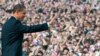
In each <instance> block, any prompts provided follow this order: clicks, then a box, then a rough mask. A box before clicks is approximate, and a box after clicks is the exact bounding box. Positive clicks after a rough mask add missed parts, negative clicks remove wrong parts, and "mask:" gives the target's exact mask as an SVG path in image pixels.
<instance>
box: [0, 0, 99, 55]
mask: <svg viewBox="0 0 100 56" xmlns="http://www.w3.org/2000/svg"><path fill="white" fill-rule="evenodd" d="M18 3H21V4H23V5H25V6H26V11H27V14H26V17H25V19H24V20H23V21H22V23H23V24H25V25H29V26H30V25H37V24H41V23H45V22H48V21H49V20H50V18H51V17H52V16H55V15H56V17H55V21H54V23H53V25H52V26H50V30H47V31H43V32H36V33H25V35H24V39H23V45H22V47H23V55H22V56H100V0H5V1H4V2H3V3H0V31H1V29H2V26H3V24H4V23H5V22H6V21H7V20H8V18H9V17H10V16H11V15H12V14H11V10H12V9H13V6H14V5H16V4H18Z"/></svg>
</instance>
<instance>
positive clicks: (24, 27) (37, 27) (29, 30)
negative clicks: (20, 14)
mask: <svg viewBox="0 0 100 56" xmlns="http://www.w3.org/2000/svg"><path fill="white" fill-rule="evenodd" d="M17 27H18V31H19V32H22V33H32V32H40V31H44V30H48V29H49V27H48V24H47V23H43V24H38V25H32V26H27V25H23V24H21V23H18V24H17Z"/></svg>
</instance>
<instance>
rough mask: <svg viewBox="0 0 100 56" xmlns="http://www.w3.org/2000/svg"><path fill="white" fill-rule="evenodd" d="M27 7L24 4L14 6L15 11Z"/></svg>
mask: <svg viewBox="0 0 100 56" xmlns="http://www.w3.org/2000/svg"><path fill="white" fill-rule="evenodd" d="M24 9H25V6H24V5H23V4H17V5H15V6H14V7H13V13H15V12H16V11H23V10H24Z"/></svg>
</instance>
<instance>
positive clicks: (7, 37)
mask: <svg viewBox="0 0 100 56" xmlns="http://www.w3.org/2000/svg"><path fill="white" fill-rule="evenodd" d="M25 14H26V11H25V6H24V5H21V4H17V5H15V6H14V8H13V16H11V18H10V19H9V20H8V21H7V22H6V23H5V24H4V25H3V28H2V37H1V38H2V56H22V42H23V34H24V33H32V32H39V31H44V30H48V29H49V25H51V24H52V23H53V21H54V18H52V19H51V21H50V22H48V23H44V24H39V25H33V26H26V25H23V24H22V23H21V21H22V20H23V19H24V17H25Z"/></svg>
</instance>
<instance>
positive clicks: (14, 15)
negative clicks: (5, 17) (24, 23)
mask: <svg viewBox="0 0 100 56" xmlns="http://www.w3.org/2000/svg"><path fill="white" fill-rule="evenodd" d="M12 16H13V17H15V19H16V20H20V19H19V18H18V16H17V15H16V14H12Z"/></svg>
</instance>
